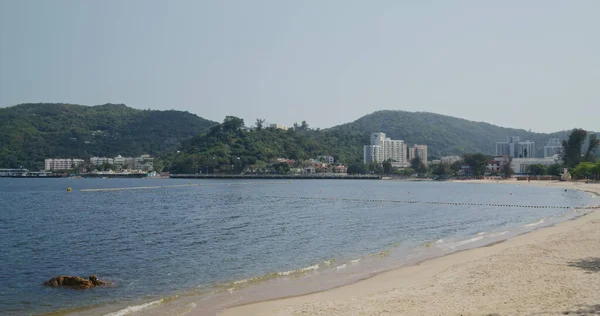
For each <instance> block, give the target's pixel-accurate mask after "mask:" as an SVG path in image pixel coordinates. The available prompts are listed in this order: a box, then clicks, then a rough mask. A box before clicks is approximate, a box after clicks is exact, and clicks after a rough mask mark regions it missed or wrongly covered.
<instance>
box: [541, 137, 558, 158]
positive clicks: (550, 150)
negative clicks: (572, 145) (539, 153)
mask: <svg viewBox="0 0 600 316" xmlns="http://www.w3.org/2000/svg"><path fill="white" fill-rule="evenodd" d="M562 152H563V147H562V142H561V141H560V139H558V138H550V141H548V143H547V144H546V146H544V158H550V157H553V156H554V155H559V156H560V154H562Z"/></svg>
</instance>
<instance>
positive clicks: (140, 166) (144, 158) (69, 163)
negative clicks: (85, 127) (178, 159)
mask: <svg viewBox="0 0 600 316" xmlns="http://www.w3.org/2000/svg"><path fill="white" fill-rule="evenodd" d="M84 164H85V161H84V160H83V159H63V158H49V159H45V161H44V169H45V170H48V171H50V170H52V171H62V170H71V169H77V168H79V167H81V166H83V165H84ZM90 165H92V167H98V166H101V165H110V166H117V167H119V168H122V169H129V170H150V171H152V170H154V158H152V157H150V155H141V156H139V157H121V156H120V155H119V156H117V157H114V158H109V157H92V158H90Z"/></svg>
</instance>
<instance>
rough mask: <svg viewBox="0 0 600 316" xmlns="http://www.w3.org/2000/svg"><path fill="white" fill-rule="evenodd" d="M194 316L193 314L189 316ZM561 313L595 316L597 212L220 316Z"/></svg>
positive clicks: (599, 306)
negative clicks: (326, 289)
mask: <svg viewBox="0 0 600 316" xmlns="http://www.w3.org/2000/svg"><path fill="white" fill-rule="evenodd" d="M474 182H477V183H481V184H482V185H488V184H493V183H496V181H495V180H493V181H491V180H477V181H474ZM500 183H505V184H506V183H515V184H517V181H500ZM518 184H519V185H541V186H556V187H565V188H567V189H580V190H585V191H589V192H595V193H597V194H598V195H600V184H583V183H581V184H580V183H561V182H556V181H531V182H529V183H528V182H526V181H518ZM596 198H600V196H598V197H596ZM197 313H199V311H196V310H192V312H191V315H195V314H197ZM565 314H566V315H568V314H583V315H585V314H600V211H595V212H592V213H590V214H587V215H585V216H582V217H580V218H578V219H575V220H571V221H567V222H563V223H560V224H558V225H556V226H553V227H547V228H542V229H539V230H537V231H534V232H531V233H528V234H524V235H520V236H517V237H514V238H512V239H509V240H507V241H504V242H501V243H496V244H494V245H490V246H487V247H482V248H476V249H470V250H466V251H462V252H458V253H453V254H450V255H447V256H444V257H439V258H435V259H432V260H428V261H424V262H422V263H420V264H418V265H414V266H409V267H403V268H399V269H396V270H392V271H388V272H384V273H381V274H378V275H376V276H374V277H372V278H369V279H366V280H363V281H359V282H357V283H353V284H350V285H346V286H342V287H339V288H335V289H331V290H328V291H324V292H319V293H314V294H309V295H303V296H297V297H290V298H284V299H277V300H272V301H266V302H260V303H254V304H249V305H243V306H238V307H233V308H229V309H227V310H225V311H224V312H222V313H221V314H220V315H222V316H238V315H240V316H241V315H244V316H245V315H565Z"/></svg>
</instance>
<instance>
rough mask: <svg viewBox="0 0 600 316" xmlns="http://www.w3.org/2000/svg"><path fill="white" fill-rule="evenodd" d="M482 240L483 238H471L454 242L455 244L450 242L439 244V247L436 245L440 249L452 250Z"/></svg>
mask: <svg viewBox="0 0 600 316" xmlns="http://www.w3.org/2000/svg"><path fill="white" fill-rule="evenodd" d="M483 238H484V236H477V237H473V238H470V239H466V240H460V241H455V242H451V243H447V244H440V245H437V247H438V248H442V249H454V248H456V247H460V246H464V245H466V244H470V243H473V242H476V241H479V240H482V239H483Z"/></svg>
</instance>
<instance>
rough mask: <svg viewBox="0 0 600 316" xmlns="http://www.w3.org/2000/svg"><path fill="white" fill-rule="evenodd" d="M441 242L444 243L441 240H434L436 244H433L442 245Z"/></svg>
mask: <svg viewBox="0 0 600 316" xmlns="http://www.w3.org/2000/svg"><path fill="white" fill-rule="evenodd" d="M443 242H444V240H443V239H438V240H436V242H435V243H436V244H441V243H443Z"/></svg>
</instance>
